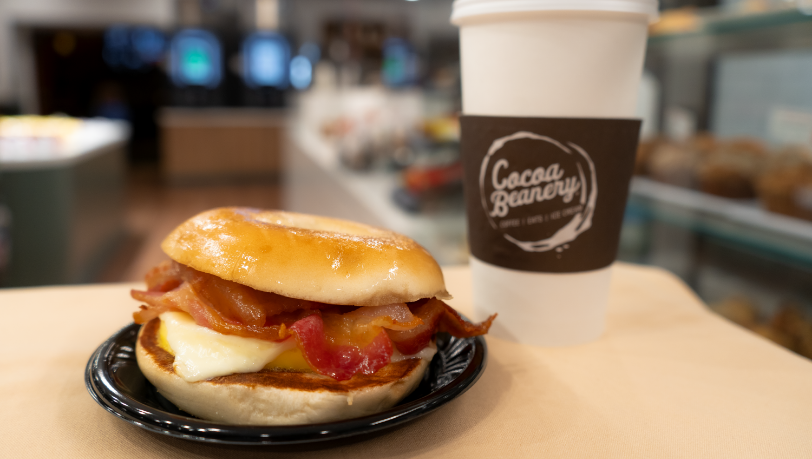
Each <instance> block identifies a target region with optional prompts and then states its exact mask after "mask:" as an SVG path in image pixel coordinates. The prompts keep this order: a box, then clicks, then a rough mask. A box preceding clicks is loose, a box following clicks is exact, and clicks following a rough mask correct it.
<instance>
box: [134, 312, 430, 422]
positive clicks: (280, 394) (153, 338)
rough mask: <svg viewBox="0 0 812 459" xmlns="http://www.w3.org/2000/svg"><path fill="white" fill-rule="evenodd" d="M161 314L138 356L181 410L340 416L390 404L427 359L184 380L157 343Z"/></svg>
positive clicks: (412, 383) (261, 416) (225, 415)
mask: <svg viewBox="0 0 812 459" xmlns="http://www.w3.org/2000/svg"><path fill="white" fill-rule="evenodd" d="M159 327H160V319H153V320H152V321H150V322H148V323H146V324H145V325H143V326H142V327H141V330H140V332H139V334H138V339H137V340H136V358H137V360H138V366H139V367H140V368H141V371H142V372H143V373H144V376H146V378H147V379H148V380H149V381H150V382H151V383H152V384H153V385H155V387H157V388H158V391H159V392H160V393H161V394H162V395H163V396H164V397H166V398H167V399H168V400H169V401H171V402H172V403H174V404H175V405H177V406H178V407H179V408H181V409H182V410H184V411H186V412H187V413H190V414H192V415H195V416H198V417H200V418H203V419H208V420H211V421H215V422H223V423H228V424H238V425H297V424H310V423H318V422H330V421H338V420H342V419H349V418H354V417H359V416H365V415H369V414H373V413H377V412H380V411H382V410H385V409H387V408H390V407H392V406H394V405H395V404H396V403H397V402H398V401H399V400H401V399H403V398H404V397H406V396H407V395H408V394H409V393H411V392H412V391H413V390H414V389H415V388H416V387H417V386H418V385H419V383H420V381H421V379H422V377H423V374H424V373H425V371H426V369H427V368H428V364H429V360H427V359H421V358H412V359H406V360H401V361H399V362H393V363H390V364H389V365H387V366H386V367H384V368H382V369H381V370H379V371H378V372H376V373H375V374H371V375H362V374H357V375H355V376H353V377H352V378H351V379H349V380H346V381H336V380H334V379H332V378H329V377H327V376H322V375H318V374H315V373H298V372H291V371H272V370H262V371H259V372H256V373H237V374H231V375H227V376H220V377H216V378H212V379H209V380H206V381H198V382H191V383H190V382H187V381H185V380H183V379H182V378H181V377H180V376H178V375H177V374H176V373H175V371H174V369H173V362H174V356H172V354H170V353H169V352H167V351H165V350H164V349H163V348H161V347H160V346H159V345H158V330H159Z"/></svg>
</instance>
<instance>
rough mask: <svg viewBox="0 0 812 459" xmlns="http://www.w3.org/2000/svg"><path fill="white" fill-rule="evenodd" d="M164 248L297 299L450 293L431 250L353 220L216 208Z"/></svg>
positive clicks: (381, 300)
mask: <svg viewBox="0 0 812 459" xmlns="http://www.w3.org/2000/svg"><path fill="white" fill-rule="evenodd" d="M161 248H162V249H163V251H164V252H166V254H167V255H169V257H170V258H172V259H173V260H175V261H176V262H178V263H181V264H184V265H186V266H189V267H192V268H194V269H197V270H198V271H203V272H205V273H209V274H212V275H215V276H217V277H220V278H222V279H226V280H230V281H234V282H238V283H240V284H243V285H247V286H249V287H252V288H255V289H257V290H262V291H266V292H273V293H277V294H279V295H284V296H287V297H291V298H299V299H303V300H310V301H318V302H322V303H330V304H345V305H355V306H382V305H385V304H390V303H401V302H411V301H417V300H419V299H421V298H431V297H437V298H439V299H446V298H450V296H449V295H448V292H446V289H445V284H444V281H443V274H442V271H441V270H440V267H439V266H438V265H437V262H436V261H435V260H434V258H432V257H431V255H430V254H429V253H428V252H427V251H426V250H425V249H424V248H423V247H421V246H420V245H419V244H417V243H416V242H414V241H413V240H411V239H409V238H407V237H405V236H402V235H400V234H397V233H394V232H391V231H386V230H383V229H380V228H375V227H372V226H367V225H363V224H360V223H354V222H350V221H346V220H339V219H334V218H327V217H319V216H314V215H306V214H299V213H294V212H283V211H270V210H259V209H252V208H241V207H227V208H220V209H213V210H209V211H206V212H203V213H201V214H198V215H196V216H194V217H192V218H191V219H189V220H187V221H185V222H184V223H182V224H181V225H180V226H178V227H177V228H175V230H173V231H172V232H171V233H170V234H169V236H167V237H166V239H164V241H163V243H162V244H161Z"/></svg>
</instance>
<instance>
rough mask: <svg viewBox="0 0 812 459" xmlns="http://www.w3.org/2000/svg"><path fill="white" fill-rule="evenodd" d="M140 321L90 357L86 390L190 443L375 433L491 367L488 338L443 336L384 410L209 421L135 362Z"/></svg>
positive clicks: (449, 395) (444, 398)
mask: <svg viewBox="0 0 812 459" xmlns="http://www.w3.org/2000/svg"><path fill="white" fill-rule="evenodd" d="M139 328H140V325H137V324H130V325H128V326H127V327H124V328H123V329H121V330H120V331H119V332H117V333H116V334H114V335H113V336H111V337H110V338H109V339H108V340H107V341H105V342H104V344H102V345H101V346H100V347H99V348H98V349H97V350H96V352H95V353H94V354H93V356H92V357H91V358H90V361H89V362H88V363H87V369H86V371H85V384H86V385H87V390H88V391H89V392H90V395H91V396H92V397H93V399H94V400H96V402H97V403H98V404H99V405H101V406H102V407H104V409H106V410H107V411H109V412H110V413H112V414H114V415H116V416H118V417H119V418H121V419H123V420H125V421H127V422H130V423H132V424H135V425H137V426H138V427H141V428H143V429H146V430H149V431H152V432H157V433H160V434H164V435H169V436H171V437H176V438H182V439H186V440H194V441H202V442H211V443H224V444H236V445H291V444H301V443H311V442H318V441H325V440H336V439H340V438H347V437H352V436H356V435H364V434H370V433H373V432H377V431H380V430H383V429H388V428H391V427H394V426H397V425H400V424H403V423H404V422H408V421H411V420H414V419H416V418H418V417H420V416H423V415H424V414H428V413H430V412H431V411H434V410H435V409H437V408H439V407H440V406H442V405H443V404H445V403H446V402H448V401H450V400H453V399H454V398H456V397H458V396H459V395H461V394H462V393H463V392H465V391H466V390H467V389H468V388H469V387H471V385H473V384H474V383H475V382H476V381H477V379H479V377H480V376H481V375H482V372H483V371H484V369H485V361H486V356H487V348H486V346H485V340H484V339H482V337H475V338H454V337H451V336H449V335H447V334H440V335H438V337H437V354H436V355H435V356H434V359H433V360H432V361H431V365H430V366H429V369H428V371H427V372H426V375H425V376H424V378H423V381H422V382H421V383H420V385H419V386H418V388H417V389H416V390H415V391H414V392H412V394H411V395H409V396H408V397H407V398H406V399H404V400H403V401H401V402H400V403H399V404H398V405H396V406H394V407H393V408H390V409H388V410H386V411H383V412H381V413H377V414H374V415H370V416H365V417H362V418H355V419H348V420H346V421H338V422H328V423H321V424H306V425H299V426H237V425H229V424H219V423H215V422H209V421H204V420H202V419H199V418H196V417H194V416H192V415H190V414H188V413H185V412H183V411H181V410H180V409H178V408H177V407H176V406H175V405H173V404H172V403H171V402H170V401H168V400H167V399H165V398H164V397H162V396H161V394H159V393H158V391H157V390H156V389H155V386H153V385H152V384H150V382H149V381H147V379H146V378H145V377H144V375H143V374H142V373H141V370H140V369H139V368H138V364H137V363H136V361H135V339H136V336H137V335H138V330H139Z"/></svg>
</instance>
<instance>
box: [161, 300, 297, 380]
mask: <svg viewBox="0 0 812 459" xmlns="http://www.w3.org/2000/svg"><path fill="white" fill-rule="evenodd" d="M160 317H161V325H162V328H163V329H164V330H165V333H166V334H165V335H164V330H161V332H159V343H160V342H161V341H163V340H164V339H165V343H166V346H167V347H168V348H169V349H167V350H168V351H170V352H171V353H172V354H174V356H175V363H174V368H175V373H177V374H178V375H179V376H180V377H181V378H183V379H184V380H186V381H189V382H194V381H202V380H204V379H209V378H214V377H217V376H225V375H230V374H233V373H253V372H256V371H259V370H261V369H263V368H264V367H265V366H266V365H269V364H270V363H271V362H273V361H274V360H275V359H276V358H277V357H279V356H280V355H282V354H285V353H286V351H290V350H294V349H295V350H298V349H297V348H296V343H295V341H294V340H293V339H292V338H289V339H286V340H285V341H282V342H279V343H275V342H271V341H265V340H261V339H256V338H244V337H241V336H233V335H224V334H222V333H218V332H216V331H214V330H211V329H208V328H206V327H201V326H200V325H197V324H196V323H195V321H194V320H193V319H192V317H191V316H189V315H188V314H186V313H184V312H165V313H163V314H161V316H160ZM160 344H163V343H160ZM162 347H163V346H162ZM299 356H301V353H299ZM294 358H295V357H294ZM302 360H304V359H302Z"/></svg>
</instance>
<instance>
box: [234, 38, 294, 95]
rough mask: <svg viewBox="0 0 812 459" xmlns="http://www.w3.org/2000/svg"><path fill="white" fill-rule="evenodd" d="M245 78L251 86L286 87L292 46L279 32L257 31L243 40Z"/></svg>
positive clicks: (246, 82)
mask: <svg viewBox="0 0 812 459" xmlns="http://www.w3.org/2000/svg"><path fill="white" fill-rule="evenodd" d="M242 57H243V78H244V79H245V84H247V85H248V86H249V87H252V88H256V87H263V86H265V87H268V86H270V87H276V88H280V89H282V88H285V87H287V85H288V61H289V59H290V47H289V46H288V42H287V40H285V38H284V37H283V36H281V35H279V34H275V33H271V32H257V33H254V34H252V35H250V36H249V37H248V38H246V39H245V41H244V42H243V52H242Z"/></svg>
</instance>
